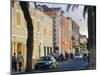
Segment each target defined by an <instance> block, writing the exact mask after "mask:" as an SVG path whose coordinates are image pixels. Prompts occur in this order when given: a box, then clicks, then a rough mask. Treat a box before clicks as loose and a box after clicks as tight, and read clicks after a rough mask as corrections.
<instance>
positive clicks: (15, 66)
mask: <svg viewBox="0 0 100 75" xmlns="http://www.w3.org/2000/svg"><path fill="white" fill-rule="evenodd" d="M12 70H13V71H17V59H16V53H15V52H14V55H13V56H12Z"/></svg>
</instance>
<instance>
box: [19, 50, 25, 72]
mask: <svg viewBox="0 0 100 75" xmlns="http://www.w3.org/2000/svg"><path fill="white" fill-rule="evenodd" d="M17 61H18V69H19V71H21V68H22V63H23V61H24V59H23V56H22V54H21V51H20V52H19V53H18V56H17Z"/></svg>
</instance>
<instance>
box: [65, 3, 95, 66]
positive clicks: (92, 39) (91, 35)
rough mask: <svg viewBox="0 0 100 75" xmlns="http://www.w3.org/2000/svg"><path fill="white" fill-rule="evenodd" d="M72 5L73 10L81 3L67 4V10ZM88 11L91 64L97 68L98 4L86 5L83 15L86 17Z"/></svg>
mask: <svg viewBox="0 0 100 75" xmlns="http://www.w3.org/2000/svg"><path fill="white" fill-rule="evenodd" d="M71 7H72V11H74V9H75V8H76V9H77V8H78V7H79V5H71V4H69V5H68V6H67V10H66V11H67V12H68V11H69V9H70V8H71ZM86 13H87V14H88V18H87V24H88V46H89V47H88V48H89V49H88V50H89V52H90V65H91V66H93V65H94V68H95V63H96V60H95V59H96V6H88V5H86V6H84V9H83V17H84V19H85V15H86Z"/></svg>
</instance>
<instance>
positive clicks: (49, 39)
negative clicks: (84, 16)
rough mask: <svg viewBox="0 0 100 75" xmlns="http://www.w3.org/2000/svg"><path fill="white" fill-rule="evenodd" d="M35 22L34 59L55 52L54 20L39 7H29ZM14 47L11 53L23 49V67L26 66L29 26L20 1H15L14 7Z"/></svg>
mask: <svg viewBox="0 0 100 75" xmlns="http://www.w3.org/2000/svg"><path fill="white" fill-rule="evenodd" d="M29 11H30V15H31V18H32V23H33V27H34V30H33V34H34V38H33V41H34V42H33V44H34V46H33V56H32V58H33V60H34V59H39V57H41V56H46V55H49V54H50V53H52V52H53V30H52V28H53V27H52V26H53V20H52V18H50V17H49V16H48V15H46V14H44V13H43V12H41V11H39V10H37V9H31V8H29ZM11 36H12V47H11V53H12V55H13V53H14V52H15V53H16V57H17V55H18V52H19V51H21V53H22V55H23V57H24V64H23V67H25V66H26V61H27V60H26V56H27V55H26V53H27V48H26V45H27V43H26V40H27V26H26V21H25V19H24V16H23V12H22V10H21V8H20V5H19V3H18V2H15V4H14V7H12V35H11Z"/></svg>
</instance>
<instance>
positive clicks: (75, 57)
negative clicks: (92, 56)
mask: <svg viewBox="0 0 100 75" xmlns="http://www.w3.org/2000/svg"><path fill="white" fill-rule="evenodd" d="M74 59H76V60H77V59H83V55H81V54H78V55H75V56H74Z"/></svg>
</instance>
